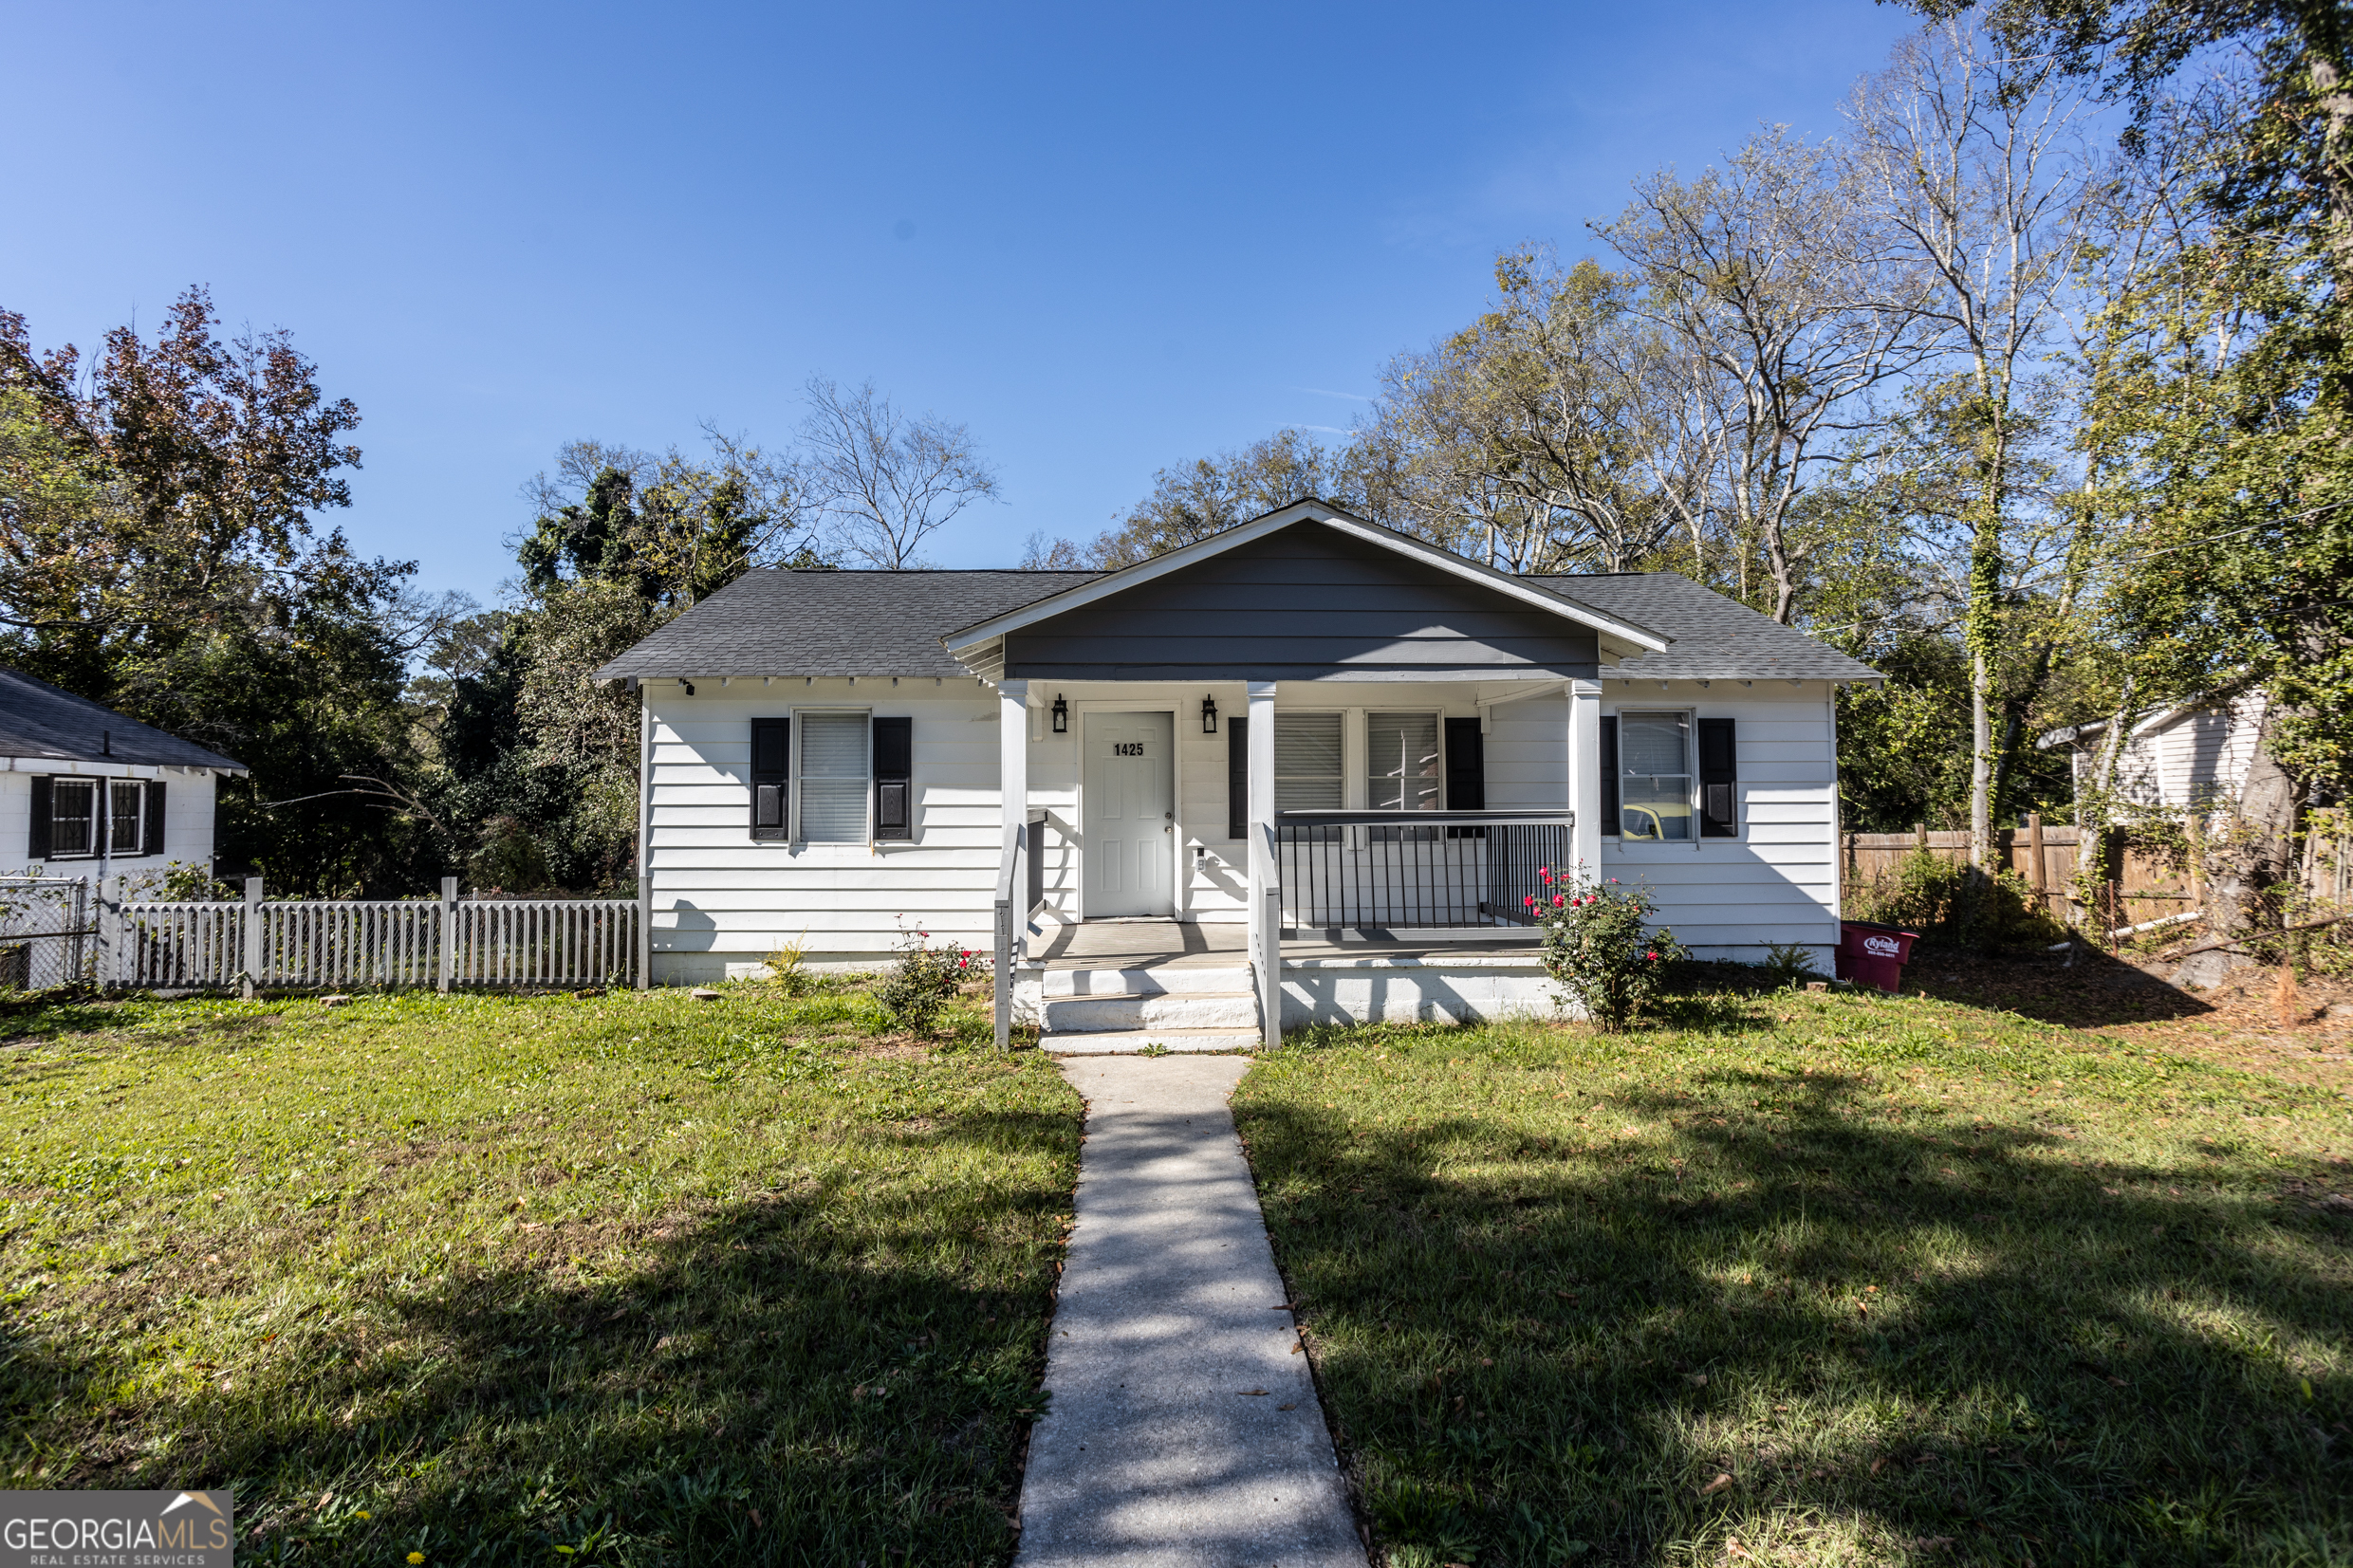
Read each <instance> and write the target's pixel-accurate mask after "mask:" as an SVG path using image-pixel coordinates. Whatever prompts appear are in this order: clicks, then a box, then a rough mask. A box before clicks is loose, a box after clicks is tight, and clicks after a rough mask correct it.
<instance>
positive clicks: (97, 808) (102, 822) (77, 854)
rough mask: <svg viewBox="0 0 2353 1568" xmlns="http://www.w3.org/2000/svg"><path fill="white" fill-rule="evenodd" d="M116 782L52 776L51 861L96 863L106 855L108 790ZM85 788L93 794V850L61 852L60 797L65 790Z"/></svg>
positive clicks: (63, 775) (91, 812)
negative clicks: (107, 787)
mask: <svg viewBox="0 0 2353 1568" xmlns="http://www.w3.org/2000/svg"><path fill="white" fill-rule="evenodd" d="M113 782H114V781H112V780H111V779H107V778H103V777H92V776H84V777H81V778H76V777H75V776H73V775H71V774H63V773H61V774H55V775H52V776H51V778H50V779H49V854H48V858H50V859H52V860H96V859H99V858H102V856H103V855H104V854H105V843H106V807H107V804H108V802H107V800H106V786H107V785H108V784H111V783H113ZM82 788H87V789H88V790H89V792H90V847H89V848H87V849H71V850H68V849H60V848H58V839H57V823H58V812H57V797H58V794H59V792H60V791H62V790H66V789H82Z"/></svg>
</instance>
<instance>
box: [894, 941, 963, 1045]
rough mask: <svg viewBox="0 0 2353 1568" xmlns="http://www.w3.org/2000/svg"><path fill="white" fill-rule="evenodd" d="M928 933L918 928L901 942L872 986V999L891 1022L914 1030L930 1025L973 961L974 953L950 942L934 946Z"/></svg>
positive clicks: (921, 1032)
mask: <svg viewBox="0 0 2353 1568" xmlns="http://www.w3.org/2000/svg"><path fill="white" fill-rule="evenodd" d="M931 935H932V933H931V932H926V931H919V932H916V933H915V934H913V935H912V936H909V937H908V938H907V940H906V941H905V942H903V943H901V944H900V945H899V959H898V961H897V962H896V963H894V964H893V965H892V966H891V972H890V973H888V974H886V975H884V976H883V977H882V984H880V986H877V987H875V988H874V999H875V1000H876V1001H877V1002H880V1003H881V1004H882V1010H883V1011H884V1012H886V1013H888V1014H890V1015H891V1020H892V1022H893V1023H895V1024H899V1027H901V1028H903V1029H910V1030H912V1031H914V1032H915V1033H917V1034H923V1033H925V1032H927V1031H928V1030H929V1029H930V1028H931V1026H932V1021H933V1020H934V1019H936V1018H937V1017H938V1016H939V1009H940V1008H941V1006H942V1005H945V1004H946V1003H947V1000H948V998H950V997H952V996H954V995H955V992H956V987H958V986H961V985H962V984H964V982H966V981H967V980H970V979H971V978H972V977H973V959H974V958H975V957H976V956H977V955H976V954H975V953H973V950H971V949H970V948H966V947H962V946H959V945H958V944H956V943H954V942H944V943H942V944H941V945H940V946H938V947H936V948H935V947H933V946H932V945H931Z"/></svg>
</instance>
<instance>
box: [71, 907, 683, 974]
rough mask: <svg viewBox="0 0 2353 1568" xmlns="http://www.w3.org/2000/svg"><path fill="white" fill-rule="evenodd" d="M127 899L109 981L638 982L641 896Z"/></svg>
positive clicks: (113, 919) (117, 922)
mask: <svg viewBox="0 0 2353 1568" xmlns="http://www.w3.org/2000/svg"><path fill="white" fill-rule="evenodd" d="M259 893H260V890H259V888H258V885H250V886H249V891H248V896H247V897H246V899H245V900H244V901H243V902H242V903H225V902H224V903H123V904H120V905H117V906H115V908H114V909H113V910H112V911H107V912H105V914H106V916H108V917H110V918H102V925H111V928H112V929H111V931H109V932H106V934H107V935H110V936H112V937H113V940H112V941H103V940H102V942H101V944H100V948H101V955H100V957H99V960H98V968H100V970H101V973H99V974H98V975H97V976H95V977H94V978H95V979H96V980H97V982H98V984H100V985H101V986H104V987H112V988H118V989H138V990H157V989H192V990H231V989H242V988H249V987H250V988H251V989H257V990H348V989H352V988H356V987H379V988H384V989H393V988H398V987H428V986H429V987H435V988H436V989H440V990H449V989H452V988H453V987H576V986H636V985H639V983H640V981H641V979H642V976H643V972H644V970H643V960H644V954H643V948H642V944H641V941H640V936H641V932H640V927H639V909H638V904H637V901H636V900H635V899H630V898H459V897H457V896H456V895H455V893H454V888H453V887H448V886H445V888H444V893H443V895H442V896H441V897H440V898H438V899H402V900H397V901H395V900H358V899H349V900H345V899H336V900H315V901H314V900H299V901H297V900H289V901H285V902H279V903H269V902H266V901H265V900H263V899H262V898H261V897H260V895H259Z"/></svg>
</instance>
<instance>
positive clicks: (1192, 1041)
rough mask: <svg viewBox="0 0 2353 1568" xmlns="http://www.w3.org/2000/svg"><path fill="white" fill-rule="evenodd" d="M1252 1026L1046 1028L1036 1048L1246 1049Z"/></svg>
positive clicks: (1109, 1051) (1114, 1052)
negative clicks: (1212, 1027)
mask: <svg viewBox="0 0 2353 1568" xmlns="http://www.w3.org/2000/svg"><path fill="white" fill-rule="evenodd" d="M1258 1043H1259V1039H1258V1031H1257V1030H1256V1029H1254V1028H1252V1029H1088V1030H1080V1031H1071V1030H1062V1031H1049V1032H1047V1034H1045V1035H1042V1036H1040V1037H1039V1039H1038V1047H1039V1049H1041V1050H1043V1051H1045V1052H1047V1054H1048V1055H1052V1056H1123V1055H1131V1054H1133V1053H1135V1052H1137V1051H1140V1050H1143V1049H1145V1048H1146V1047H1147V1046H1152V1045H1158V1046H1160V1047H1161V1048H1162V1049H1164V1050H1168V1051H1172V1052H1183V1051H1249V1050H1255V1049H1256V1048H1257V1046H1258Z"/></svg>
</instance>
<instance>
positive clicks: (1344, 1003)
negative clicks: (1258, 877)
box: [1009, 918, 1557, 1055]
mask: <svg viewBox="0 0 2353 1568" xmlns="http://www.w3.org/2000/svg"><path fill="white" fill-rule="evenodd" d="M1027 948H1028V951H1027V954H1026V956H1025V957H1024V958H1022V959H1021V960H1019V961H1018V962H1017V963H1016V964H1015V965H1014V966H1013V967H1012V969H1011V973H1012V977H1013V982H1012V997H1011V1007H1010V1018H1009V1023H1010V1024H1025V1025H1032V1026H1035V1027H1037V1028H1038V1029H1039V1030H1040V1031H1041V1037H1042V1043H1043V1045H1044V1046H1045V1048H1046V1049H1047V1050H1048V1051H1052V1052H1055V1053H1058V1054H1064V1055H1093V1054H1103V1053H1111V1052H1129V1051H1139V1050H1145V1049H1149V1048H1153V1047H1158V1048H1161V1049H1166V1050H1176V1051H1205V1050H1206V1051H1227V1050H1247V1049H1251V1048H1252V1047H1255V1046H1257V1045H1260V1044H1262V1043H1272V1042H1279V1041H1280V1039H1281V1037H1282V1031H1284V1030H1289V1029H1299V1028H1304V1027H1306V1026H1308V1025H1310V1024H1342V1023H1357V1024H1380V1023H1388V1024H1430V1023H1438V1024H1466V1023H1471V1022H1473V1021H1475V1020H1480V1019H1501V1018H1514V1017H1531V1016H1537V1017H1541V1016H1549V1015H1551V1014H1552V1013H1553V1012H1554V1011H1555V1010H1556V1009H1557V1004H1556V1001H1555V999H1554V996H1553V992H1552V986H1551V982H1550V980H1549V978H1548V977H1547V975H1546V973H1545V970H1544V965H1543V961H1542V956H1541V951H1540V948H1539V945H1538V942H1537V939H1536V938H1535V936H1534V935H1533V933H1532V932H1531V933H1522V932H1506V931H1492V932H1463V933H1462V935H1461V937H1460V938H1459V939H1454V940H1446V939H1419V940H1411V941H1401V940H1398V939H1395V938H1391V937H1383V936H1378V935H1370V934H1366V933H1362V932H1354V931H1343V932H1320V931H1319V932H1307V933H1303V934H1297V935H1291V936H1286V937H1283V938H1282V939H1281V940H1280V943H1279V952H1280V958H1279V969H1277V970H1275V973H1276V975H1277V979H1276V983H1275V985H1274V986H1272V987H1261V986H1259V985H1258V983H1257V982H1258V979H1259V975H1260V973H1261V967H1260V964H1259V962H1258V961H1257V960H1256V959H1254V957H1253V953H1252V949H1251V932H1250V931H1249V929H1248V928H1247V927H1244V926H1242V925H1240V924H1238V923H1236V924H1225V925H1203V924H1196V923H1194V922H1189V921H1179V920H1163V919H1131V920H1092V921H1085V922H1079V923H1064V922H1058V921H1054V920H1052V919H1050V918H1048V919H1047V920H1044V921H1041V922H1040V923H1039V924H1038V925H1037V927H1036V928H1035V929H1034V931H1033V932H1032V933H1031V934H1030V936H1029V940H1028V944H1027ZM1269 992H1270V994H1271V995H1273V996H1275V997H1279V998H1280V1002H1279V1005H1278V1011H1277V1026H1276V1027H1273V1028H1269V1027H1268V1026H1267V1025H1268V1020H1267V1017H1266V1014H1267V1010H1268V1004H1267V999H1266V998H1267V995H1268V994H1269Z"/></svg>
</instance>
